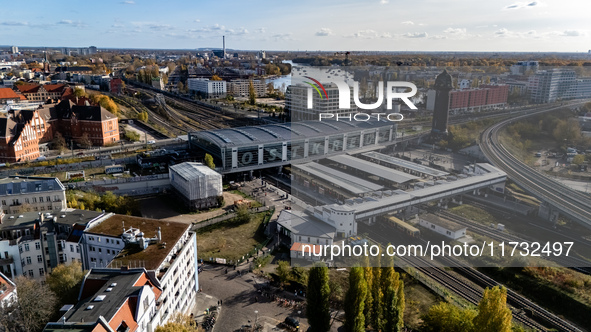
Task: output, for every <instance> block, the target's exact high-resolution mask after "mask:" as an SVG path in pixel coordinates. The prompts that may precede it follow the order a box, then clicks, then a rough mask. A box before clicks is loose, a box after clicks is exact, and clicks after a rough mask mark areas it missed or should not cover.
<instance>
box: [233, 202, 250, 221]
mask: <svg viewBox="0 0 591 332" xmlns="http://www.w3.org/2000/svg"><path fill="white" fill-rule="evenodd" d="M251 219H252V215H251V214H250V211H248V208H247V207H246V205H245V204H242V205H240V207H238V208H237V209H236V221H237V222H238V223H240V224H246V223H248V222H250V220H251Z"/></svg>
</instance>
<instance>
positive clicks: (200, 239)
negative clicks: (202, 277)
mask: <svg viewBox="0 0 591 332" xmlns="http://www.w3.org/2000/svg"><path fill="white" fill-rule="evenodd" d="M269 212H270V211H267V212H261V213H256V214H253V215H252V217H251V219H250V221H249V222H247V223H239V222H237V220H236V219H230V220H227V221H222V222H219V223H217V224H214V225H211V226H207V227H204V228H201V229H199V230H198V231H197V248H198V253H199V258H203V259H207V260H209V259H210V258H225V259H228V260H233V261H236V260H237V259H239V258H242V256H244V255H246V254H247V253H248V252H250V251H251V250H253V248H254V247H256V246H257V245H258V244H260V243H261V242H263V241H264V240H265V236H264V234H263V231H264V223H263V220H264V218H265V216H266V215H267V214H268V213H269Z"/></svg>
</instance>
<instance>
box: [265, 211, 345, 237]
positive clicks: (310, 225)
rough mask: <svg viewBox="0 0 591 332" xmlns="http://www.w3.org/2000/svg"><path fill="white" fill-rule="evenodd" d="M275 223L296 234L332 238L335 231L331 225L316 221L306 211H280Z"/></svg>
mask: <svg viewBox="0 0 591 332" xmlns="http://www.w3.org/2000/svg"><path fill="white" fill-rule="evenodd" d="M277 223H278V224H279V225H281V226H282V227H284V228H287V229H288V230H289V231H290V232H292V233H293V234H297V235H304V236H314V237H320V238H330V239H332V238H334V236H335V233H336V229H335V228H334V227H333V226H330V225H328V224H327V223H324V222H322V221H317V220H315V219H314V218H313V217H311V216H309V215H307V214H306V213H304V212H300V211H296V210H283V211H281V214H279V218H277Z"/></svg>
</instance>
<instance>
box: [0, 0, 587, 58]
mask: <svg viewBox="0 0 591 332" xmlns="http://www.w3.org/2000/svg"><path fill="white" fill-rule="evenodd" d="M590 12H591V1H588V0H540V1H537V0H530V1H523V2H521V1H513V0H493V1H491V0H488V1H487V0H448V1H440V0H412V1H395V0H365V1H361V0H359V1H354V0H336V1H333V0H324V1H323V0H320V1H319V0H315V1H308V0H299V1H295V2H294V1H244V0H243V1H225V0H216V1H201V0H185V1H177V0H167V1H153V0H102V1H88V0H69V1H61V0H54V1H46V0H43V1H41V0H28V1H27V2H26V5H24V3H23V2H21V1H20V0H2V10H1V11H0V45H16V46H47V47H60V46H68V47H83V46H91V45H94V46H96V47H98V48H99V49H100V48H147V49H154V48H158V49H196V48H209V47H216V48H221V46H222V37H221V36H222V35H225V36H226V47H227V48H228V49H240V50H294V51H298V50H299V51H306V50H307V51H316V50H322V51H483V52H507V51H514V52H587V51H588V50H589V49H591V23H590V21H589V13H590Z"/></svg>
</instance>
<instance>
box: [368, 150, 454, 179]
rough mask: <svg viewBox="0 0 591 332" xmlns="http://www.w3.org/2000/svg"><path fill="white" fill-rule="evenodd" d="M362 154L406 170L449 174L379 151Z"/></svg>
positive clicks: (430, 173) (431, 173)
mask: <svg viewBox="0 0 591 332" xmlns="http://www.w3.org/2000/svg"><path fill="white" fill-rule="evenodd" d="M362 155H363V156H366V157H368V158H371V159H375V160H379V161H381V162H385V163H388V164H391V165H394V166H397V167H400V168H404V169H408V170H412V171H415V172H418V173H421V174H425V175H430V176H434V177H441V176H446V175H449V173H448V172H444V171H440V170H438V169H435V168H431V167H427V166H424V165H419V164H417V163H414V162H412V161H409V160H404V159H400V158H396V157H392V156H388V155H385V154H383V153H379V152H373V151H372V152H365V153H362Z"/></svg>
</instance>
